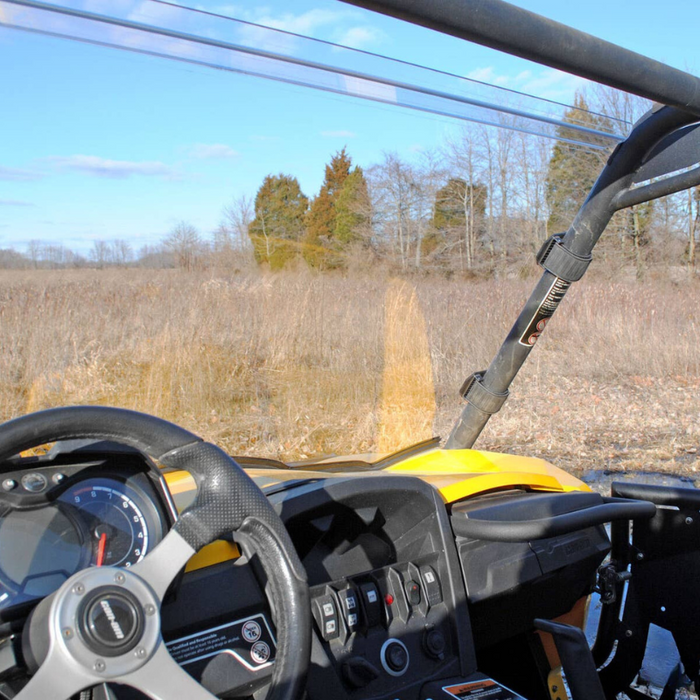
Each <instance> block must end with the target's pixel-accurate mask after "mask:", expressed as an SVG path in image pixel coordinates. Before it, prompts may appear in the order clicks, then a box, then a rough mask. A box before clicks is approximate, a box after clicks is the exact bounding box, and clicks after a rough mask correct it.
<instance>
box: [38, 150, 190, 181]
mask: <svg viewBox="0 0 700 700" xmlns="http://www.w3.org/2000/svg"><path fill="white" fill-rule="evenodd" d="M48 160H49V161H51V162H52V163H54V165H56V166H57V167H58V168H65V169H67V170H77V171H79V172H84V173H87V174H88V175H93V176H95V177H107V178H113V179H125V178H128V177H131V176H132V175H143V176H146V177H168V178H172V177H175V176H176V175H177V173H176V171H175V170H174V168H172V167H171V166H169V165H166V164H165V163H161V162H160V161H152V160H151V161H148V160H144V161H130V160H110V159H108V158H100V157H99V156H85V155H74V156H50V157H49V158H48Z"/></svg>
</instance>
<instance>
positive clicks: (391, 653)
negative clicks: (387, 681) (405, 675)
mask: <svg viewBox="0 0 700 700" xmlns="http://www.w3.org/2000/svg"><path fill="white" fill-rule="evenodd" d="M384 658H385V659H386V665H387V666H388V667H389V668H390V669H391V670H392V671H396V672H397V673H399V672H401V671H403V670H404V669H405V668H406V666H407V665H408V653H407V651H406V649H404V647H403V646H401V644H398V643H397V642H392V643H391V644H390V645H389V646H388V647H387V648H386V653H385V655H384Z"/></svg>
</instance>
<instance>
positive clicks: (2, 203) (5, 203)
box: [0, 199, 35, 207]
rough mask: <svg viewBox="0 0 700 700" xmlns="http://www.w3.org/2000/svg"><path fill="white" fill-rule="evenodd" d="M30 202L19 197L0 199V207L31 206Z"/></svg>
mask: <svg viewBox="0 0 700 700" xmlns="http://www.w3.org/2000/svg"><path fill="white" fill-rule="evenodd" d="M33 206H35V205H34V204H32V202H23V201H21V200H19V199H0V207H33Z"/></svg>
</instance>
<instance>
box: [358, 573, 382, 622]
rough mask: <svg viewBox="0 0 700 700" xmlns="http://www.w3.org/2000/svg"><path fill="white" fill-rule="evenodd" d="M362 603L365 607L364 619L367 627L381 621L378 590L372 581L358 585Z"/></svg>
mask: <svg viewBox="0 0 700 700" xmlns="http://www.w3.org/2000/svg"><path fill="white" fill-rule="evenodd" d="M360 592H361V594H362V604H363V606H364V609H365V619H366V622H367V626H368V627H374V626H375V625H378V624H379V623H380V622H381V621H382V604H381V600H380V598H379V590H378V589H377V586H376V584H374V583H363V584H362V585H361V586H360Z"/></svg>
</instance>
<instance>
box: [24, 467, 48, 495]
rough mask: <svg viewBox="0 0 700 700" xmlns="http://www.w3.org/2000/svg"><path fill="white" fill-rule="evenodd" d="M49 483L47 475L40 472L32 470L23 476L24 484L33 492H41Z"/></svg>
mask: <svg viewBox="0 0 700 700" xmlns="http://www.w3.org/2000/svg"><path fill="white" fill-rule="evenodd" d="M47 484H48V482H47V481H46V477H45V476H44V475H43V474H39V473H38V472H31V473H29V474H25V475H24V476H23V477H22V486H23V487H24V488H25V489H26V490H27V491H31V492H32V493H41V492H42V491H43V490H44V489H45V488H46V486H47Z"/></svg>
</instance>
